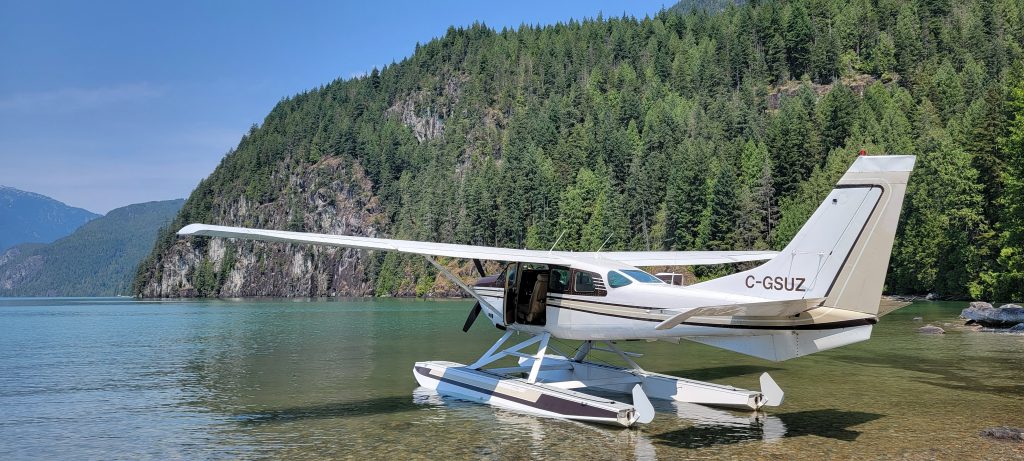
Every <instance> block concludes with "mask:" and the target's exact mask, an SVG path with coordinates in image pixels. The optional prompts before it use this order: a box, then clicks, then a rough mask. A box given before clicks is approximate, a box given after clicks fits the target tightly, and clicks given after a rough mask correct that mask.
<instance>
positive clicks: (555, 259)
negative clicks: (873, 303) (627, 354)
mask: <svg viewBox="0 0 1024 461" xmlns="http://www.w3.org/2000/svg"><path fill="white" fill-rule="evenodd" d="M178 235H199V236H206V237H226V238H238V239H247V240H263V241H268V242H285V243H307V244H314V245H327V246H335V247H342V248H358V249H363V250H384V251H397V252H400V253H410V254H418V255H424V256H446V257H452V258H463V259H484V260H493V261H510V262H528V263H538V264H567V263H569V262H571V261H573V260H577V259H584V258H586V259H591V258H600V259H605V260H610V261H616V262H620V263H623V264H624V265H629V266H689V265H700V264H725V263H734V262H742V261H759V260H766V259H771V258H773V257H774V256H775V255H776V253H775V252H771V251H611V252H571V251H544V250H520V249H515V248H498V247H487V246H476V245H458V244H452V243H433V242H419V241H415V240H395V239H382V238H372V237H356V236H349V235H332V234H315V233H309V232H291V231H279V230H268V229H252V228H247V227H230V226H215V225H211V224H189V225H187V226H185V227H183V228H181V230H179V231H178Z"/></svg>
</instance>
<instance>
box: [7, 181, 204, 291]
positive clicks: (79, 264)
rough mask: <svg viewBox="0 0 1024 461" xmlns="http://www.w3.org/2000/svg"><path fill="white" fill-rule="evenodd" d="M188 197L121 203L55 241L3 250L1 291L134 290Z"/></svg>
mask: <svg viewBox="0 0 1024 461" xmlns="http://www.w3.org/2000/svg"><path fill="white" fill-rule="evenodd" d="M19 192H20V191H19ZM33 195H34V194H33ZM183 203H184V200H181V199H178V200H166V201H160V202H148V203H139V204H135V205H128V206H126V207H122V208H117V209H115V210H111V211H110V213H107V215H106V216H102V217H99V218H96V219H94V220H92V221H89V222H88V223H86V224H85V225H83V226H81V227H80V228H79V229H78V230H76V231H75V232H74V233H72V234H71V235H69V236H67V237H64V238H62V239H60V240H57V241H56V242H53V243H50V244H46V245H40V244H35V243H26V244H21V245H17V246H14V247H13V248H10V249H8V250H7V251H5V252H3V253H0V296H111V295H117V294H125V293H127V292H129V291H130V288H131V281H132V277H134V275H135V270H136V267H137V266H138V265H139V261H141V260H142V258H143V257H145V256H146V254H148V253H149V250H150V249H151V248H153V244H154V242H155V241H156V236H157V234H158V231H159V230H160V227H161V226H164V225H165V224H167V223H168V222H169V221H170V220H171V219H173V218H174V216H175V215H176V214H177V213H178V210H179V209H180V208H181V205H182V204H183Z"/></svg>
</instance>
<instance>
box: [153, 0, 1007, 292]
mask: <svg viewBox="0 0 1024 461" xmlns="http://www.w3.org/2000/svg"><path fill="white" fill-rule="evenodd" d="M1022 47H1024V1H1022V0H964V1H959V2H953V1H950V0H914V1H896V0H842V1H839V0H790V1H751V2H747V3H744V4H742V5H736V4H731V3H728V4H726V5H725V6H724V7H722V8H717V9H711V10H707V9H700V8H682V7H678V6H677V7H674V8H670V9H667V10H663V11H661V12H658V13H657V14H655V15H654V16H653V17H648V18H642V19H639V18H632V17H601V16H598V17H596V18H591V19H585V20H567V22H564V23H559V24H555V25H545V26H529V25H523V26H521V27H519V28H516V29H504V30H494V29H491V28H489V27H487V26H486V25H484V24H473V25H471V26H468V27H451V28H449V29H448V31H447V33H445V34H444V35H443V36H442V37H439V38H437V39H435V40H432V41H430V42H429V43H425V44H418V45H416V48H415V51H414V52H413V53H412V54H411V55H410V56H409V57H408V58H406V59H404V60H402V61H401V62H398V63H393V64H391V65H388V66H385V67H383V68H381V69H375V70H373V71H372V72H371V73H369V74H368V75H365V76H362V77H359V78H353V79H339V80H336V81H334V82H330V83H329V84H326V85H323V86H320V87H317V88H315V89H312V90H309V91H306V92H304V93H301V94H297V95H294V96H292V97H288V98H285V99H283V100H281V101H280V103H278V104H277V105H276V107H274V109H273V110H272V111H271V112H270V114H269V115H267V117H266V119H265V120H264V121H263V122H262V123H261V124H259V125H254V126H253V127H252V129H251V130H250V131H249V132H248V133H246V134H245V135H244V136H243V137H242V138H241V141H240V142H239V144H238V146H237V148H235V149H233V150H232V151H231V152H229V153H228V154H227V155H226V156H225V158H224V159H223V160H222V162H221V163H220V165H219V166H218V167H217V169H216V170H215V171H213V172H212V174H211V175H210V176H209V177H208V178H207V179H206V180H204V181H203V182H202V183H200V185H199V186H198V187H197V189H196V190H195V191H194V192H193V194H192V196H191V197H190V198H189V199H188V201H187V202H186V203H185V205H184V207H183V208H182V210H181V212H180V214H179V215H178V216H177V218H176V220H175V222H174V223H172V225H171V226H169V227H168V228H167V229H166V230H165V231H164V232H163V234H162V235H161V237H160V238H159V239H158V241H157V244H156V247H155V248H154V250H153V252H152V254H151V255H150V256H149V258H148V259H147V260H146V261H144V262H143V264H142V266H140V268H139V274H138V276H137V278H136V291H135V292H136V293H140V292H141V288H140V287H142V286H144V285H145V284H146V283H147V282H149V281H151V280H152V279H155V278H160V277H164V276H165V274H163V273H162V272H161V271H162V269H160V268H161V267H163V266H161V264H162V263H163V262H165V261H168V260H170V258H172V256H173V254H174V252H180V251H182V250H181V249H180V246H179V245H178V244H177V243H176V242H177V237H176V236H175V235H174V234H173V231H174V230H176V229H177V228H180V226H181V225H184V224H187V223H191V222H201V223H213V224H229V225H232V224H233V225H259V226H261V227H276V228H281V229H289V230H303V231H310V232H336V231H337V229H330V228H324V227H323V226H322V225H321V221H319V220H317V219H313V218H311V217H310V215H309V214H307V213H306V211H307V209H308V207H309V205H308V204H309V203H311V199H310V197H309V196H308V194H307V192H306V190H307V189H304V188H303V187H302V184H301V181H297V180H296V178H297V177H298V176H299V174H298V172H301V171H305V170H308V169H310V168H312V167H314V166H316V165H323V164H324V163H325V162H331V163H332V164H340V165H344V166H345V167H346V168H347V169H346V171H357V172H359V175H355V174H353V177H355V176H358V178H356V179H353V178H343V179H344V180H346V181H348V180H351V181H356V180H357V179H359V178H364V179H365V180H366V181H368V185H369V186H368V187H369V192H368V193H369V194H370V195H372V197H370V198H369V199H366V201H367V202H368V203H372V204H373V210H374V213H375V216H377V217H378V219H376V220H375V221H373V222H372V223H371V224H368V225H367V227H366V228H365V229H363V230H362V232H366V233H367V234H364V235H371V234H369V232H371V231H372V232H373V234H372V235H376V236H387V237H391V238H405V239H417V240H431V241H441V242H455V243H468V244H476V245H490V246H502V247H515V248H537V249H548V248H550V247H551V246H552V245H553V244H554V243H555V241H556V240H558V245H557V249H559V250H586V251H594V250H597V249H599V248H604V249H607V250H613V249H614V250H648V249H649V250H663V249H664V250H689V249H710V250H725V249H780V248H781V247H782V246H784V245H785V243H786V242H787V241H788V240H789V239H790V238H791V237H792V236H793V235H794V234H795V232H796V231H797V230H798V229H799V227H800V226H801V225H802V224H803V222H804V221H805V220H806V219H807V218H808V217H809V215H810V213H811V212H812V211H813V210H814V208H816V207H817V206H818V204H819V203H820V201H821V198H822V197H823V196H824V195H825V194H826V193H827V192H828V191H829V190H831V188H832V186H833V184H834V183H835V182H836V180H838V178H839V176H840V175H841V174H842V173H843V172H844V171H845V170H846V168H847V167H848V166H849V164H850V163H851V162H852V161H853V160H854V159H855V158H856V156H857V155H858V153H859V152H860V151H861V150H863V151H865V152H867V154H868V155H887V154H912V155H916V156H918V160H917V167H916V169H915V171H914V173H913V175H912V177H911V184H910V185H909V192H908V196H907V199H906V202H905V206H904V211H903V216H902V219H901V225H900V228H899V231H898V235H897V240H896V244H895V248H894V250H893V256H892V259H891V263H890V264H891V267H890V271H889V276H888V280H887V284H886V287H887V288H886V291H887V292H888V293H898V294H924V293H937V294H939V295H941V296H944V297H949V298H984V299H996V300H1007V301H1009V300H1021V299H1022V298H1024V201H1022V199H1024V64H1022V63H1024V60H1022V58H1024V48H1022ZM332 179H337V178H332ZM240 200H244V202H245V203H246V204H248V207H243V208H244V209H249V210H255V209H259V210H262V211H260V213H263V214H264V215H263V216H262V217H260V218H259V219H254V218H253V217H252V216H247V215H246V214H245V212H244V211H242V212H238V210H239V207H238V206H237V204H238V203H239V201H240ZM267 210H274V211H273V212H270V211H267ZM560 236H561V238H560V239H559V237H560ZM193 245H196V246H197V247H199V246H201V245H203V244H202V243H199V242H194V243H193ZM245 248H246V249H247V250H246V251H252V252H254V253H259V252H261V251H269V250H266V247H264V246H252V245H250V246H247V247H245ZM232 251H234V250H232ZM208 254H212V253H201V256H200V258H199V260H198V261H197V262H195V265H194V266H192V267H191V268H190V269H189V271H190V272H188V274H186V276H185V278H186V279H189V280H191V283H192V285H193V286H195V287H196V291H195V294H197V295H200V296H217V295H218V294H219V290H220V287H221V286H222V285H223V283H224V279H225V278H226V276H225V275H223V274H226V273H227V272H229V271H231V270H233V269H234V266H233V265H234V264H235V263H236V261H237V260H238V259H240V258H241V256H238V257H237V258H236V257H235V256H234V255H235V253H234V252H231V253H230V254H231V255H232V257H231V258H228V259H229V260H230V266H227V267H225V266H224V264H225V263H223V261H214V262H211V261H210V260H209V259H210V258H212V256H208ZM372 258H374V261H373V263H372V264H370V265H368V266H367V269H366V274H364V277H365V278H366V280H369V281H370V283H371V284H372V286H373V287H374V292H375V293H376V294H378V295H389V294H397V293H401V292H403V290H402V286H403V285H404V284H405V285H407V284H410V283H412V284H416V289H415V292H416V293H420V294H422V293H426V292H429V290H430V286H429V284H430V283H431V282H432V281H433V280H434V276H433V272H432V271H433V270H432V269H431V268H429V267H428V266H427V265H426V263H424V262H423V260H422V258H406V257H403V256H400V255H395V254H388V255H384V254H380V255H374V256H372ZM217 264H220V266H217ZM204 267H205V269H203V268H204ZM218 267H219V269H218ZM721 270H728V269H727V268H721V267H713V268H695V273H696V275H697V276H698V277H709V276H713V275H718V272H716V271H721Z"/></svg>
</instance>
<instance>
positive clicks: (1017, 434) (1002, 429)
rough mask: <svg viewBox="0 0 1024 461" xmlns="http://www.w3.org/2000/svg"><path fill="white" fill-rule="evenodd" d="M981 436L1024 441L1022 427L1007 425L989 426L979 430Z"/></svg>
mask: <svg viewBox="0 0 1024 461" xmlns="http://www.w3.org/2000/svg"><path fill="white" fill-rule="evenodd" d="M981 436H982V437H987V438H990V439H996V440H1010V441H1013V442H1024V429H1021V428H1019V427H1007V426H999V427H990V428H988V429H985V430H983V431H981Z"/></svg>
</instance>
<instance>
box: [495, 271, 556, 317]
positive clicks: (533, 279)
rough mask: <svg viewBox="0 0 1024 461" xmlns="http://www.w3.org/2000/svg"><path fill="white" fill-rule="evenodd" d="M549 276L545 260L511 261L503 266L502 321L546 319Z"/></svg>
mask: <svg viewBox="0 0 1024 461" xmlns="http://www.w3.org/2000/svg"><path fill="white" fill-rule="evenodd" d="M549 276H550V270H549V269H548V266H547V265H544V264H530V263H511V264H509V265H508V266H507V267H506V268H505V306H504V307H505V308H504V310H505V312H504V314H505V319H504V320H505V325H509V324H512V323H518V324H522V325H544V324H545V323H547V292H548V279H549Z"/></svg>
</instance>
